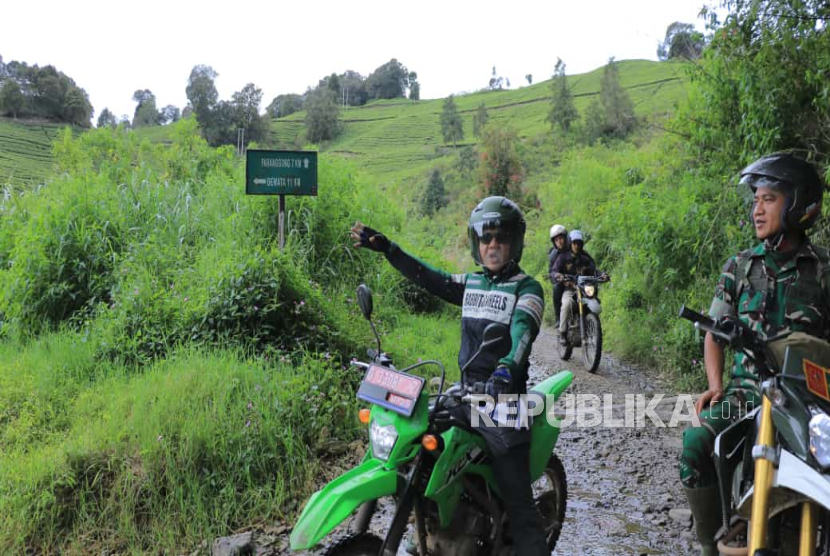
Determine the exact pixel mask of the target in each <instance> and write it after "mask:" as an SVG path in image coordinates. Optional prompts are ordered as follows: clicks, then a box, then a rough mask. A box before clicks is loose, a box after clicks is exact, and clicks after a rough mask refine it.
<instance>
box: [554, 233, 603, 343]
mask: <svg viewBox="0 0 830 556" xmlns="http://www.w3.org/2000/svg"><path fill="white" fill-rule="evenodd" d="M568 239H570V241H571V248H570V249H569V250H568V251H566V252H565V253H562V254H561V255H559V258H558V259H557V260H556V263H555V264H554V265H553V275H554V278H555V279H556V281H557V282H560V283H562V284H564V286H565V287H566V288H569V289H568V291H566V292H565V293H564V294H563V295H562V313H561V314H560V316H559V341H560V342H562V343H563V344H564V343H565V342H566V341H567V339H566V338H565V333H566V332H567V331H568V319H569V318H570V316H571V310H572V308H573V305H574V297H575V295H576V294H575V292H574V290H573V287H574V284H573V282H569V281H567V279H566V278H565V276H567V275H572V276H595V275H596V273H597V265H596V263H595V262H594V259H593V258H592V257H591V255H589V254H588V253H586V252H585V251H584V250H583V249H584V246H585V239H584V238H583V236H582V232H580V231H579V230H574V231H572V232H571V233H570V235H569V236H568Z"/></svg>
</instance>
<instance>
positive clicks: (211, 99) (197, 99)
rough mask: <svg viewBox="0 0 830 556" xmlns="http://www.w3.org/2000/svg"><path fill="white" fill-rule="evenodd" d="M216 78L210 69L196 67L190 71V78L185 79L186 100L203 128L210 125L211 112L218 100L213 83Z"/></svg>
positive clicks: (207, 67) (216, 75) (200, 66)
mask: <svg viewBox="0 0 830 556" xmlns="http://www.w3.org/2000/svg"><path fill="white" fill-rule="evenodd" d="M218 76H219V74H218V73H216V72H215V71H214V70H213V68H212V67H210V66H203V65H197V66H194V67H193V69H192V70H191V71H190V77H189V78H188V79H187V88H186V89H185V93H186V94H187V100H189V101H190V106H191V108H192V109H193V112H194V113H195V114H196V120H197V121H198V122H199V124H200V125H201V126H202V127H203V128H204V127H207V126H208V125H210V120H211V111H212V110H213V109H214V108H215V107H216V103H217V101H218V100H219V93H218V92H217V90H216V83H215V81H214V80H215V79H216V78H217V77H218Z"/></svg>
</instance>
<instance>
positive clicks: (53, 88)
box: [0, 60, 92, 127]
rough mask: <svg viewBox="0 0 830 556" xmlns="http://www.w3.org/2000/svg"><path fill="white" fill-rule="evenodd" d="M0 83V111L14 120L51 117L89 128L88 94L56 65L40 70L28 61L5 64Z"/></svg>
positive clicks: (90, 113)
mask: <svg viewBox="0 0 830 556" xmlns="http://www.w3.org/2000/svg"><path fill="white" fill-rule="evenodd" d="M0 81H2V89H0V109H3V110H4V111H5V112H7V113H11V114H12V115H13V116H14V117H17V116H23V117H26V118H32V117H39V118H48V119H51V120H55V121H60V122H66V123H69V124H72V125H78V126H82V127H89V125H90V118H92V105H91V104H90V103H89V97H88V95H87V94H86V91H84V90H83V89H82V88H80V87H78V86H77V85H76V84H75V81H73V80H72V79H71V78H70V77H68V76H67V75H65V74H64V73H63V72H59V71H58V70H56V69H55V67H54V66H44V67H43V68H39V67H38V66H37V64H35V65H33V66H29V65H28V64H26V62H17V61H15V60H12V61H11V62H9V63H8V64H4V65H3V74H2V75H0ZM10 83H14V85H12V84H10ZM3 90H5V93H4V92H3ZM4 95H5V96H6V97H7V98H6V100H5V101H4V100H3V96H4ZM20 96H22V97H23V99H22V102H21V100H20ZM4 103H10V104H8V105H4ZM12 108H15V109H14V110H13V109H12Z"/></svg>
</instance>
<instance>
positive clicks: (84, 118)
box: [62, 86, 92, 127]
mask: <svg viewBox="0 0 830 556" xmlns="http://www.w3.org/2000/svg"><path fill="white" fill-rule="evenodd" d="M62 118H63V121H65V122H69V123H72V124H75V125H79V126H82V127H89V126H90V119H92V104H90V102H89V97H88V96H87V94H86V91H84V90H83V89H80V88H78V87H75V86H72V87H70V88H69V90H68V91H67V92H66V95H65V96H64V99H63V111H62Z"/></svg>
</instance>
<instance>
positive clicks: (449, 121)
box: [441, 95, 464, 146]
mask: <svg viewBox="0 0 830 556" xmlns="http://www.w3.org/2000/svg"><path fill="white" fill-rule="evenodd" d="M441 134H442V135H443V136H444V142H445V143H449V142H450V141H452V144H453V146H455V145H456V143H457V142H458V141H462V140H464V126H463V123H462V121H461V115H460V114H459V113H458V108H457V107H456V105H455V99H454V98H453V95H450V96H448V97H447V98H446V99H445V100H444V110H443V111H442V112H441Z"/></svg>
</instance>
